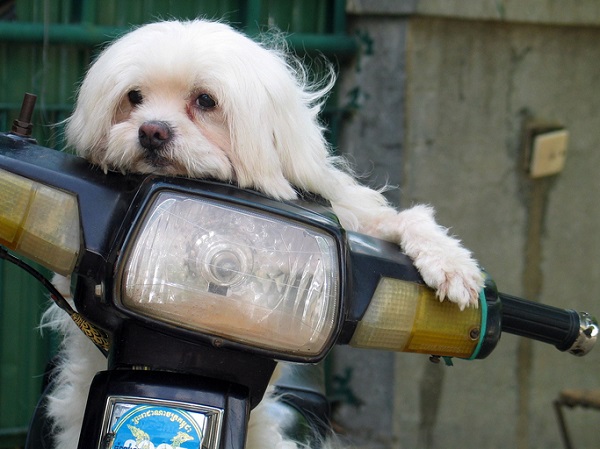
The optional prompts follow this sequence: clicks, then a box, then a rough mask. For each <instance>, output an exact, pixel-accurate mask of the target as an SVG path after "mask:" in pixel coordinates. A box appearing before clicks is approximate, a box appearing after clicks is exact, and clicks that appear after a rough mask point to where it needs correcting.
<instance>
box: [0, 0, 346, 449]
mask: <svg viewBox="0 0 600 449" xmlns="http://www.w3.org/2000/svg"><path fill="white" fill-rule="evenodd" d="M196 17H207V18H220V19H223V20H225V21H227V22H229V23H231V24H232V25H233V26H235V27H237V28H239V29H242V30H244V31H245V32H246V33H248V34H250V35H256V34H258V33H259V32H261V31H262V30H264V29H266V28H270V27H277V28H278V29H280V30H282V31H283V32H285V33H287V34H288V38H287V39H288V41H289V43H290V46H291V48H292V49H295V50H296V51H297V52H298V53H299V54H308V55H311V54H314V53H319V54H323V55H325V56H328V57H331V59H332V60H334V61H336V62H338V61H340V60H344V59H346V58H347V57H349V56H352V55H353V54H354V53H355V51H356V44H355V41H354V39H353V38H351V37H349V36H347V35H346V34H345V0H195V1H192V0H134V1H127V2H125V1H122V0H0V130H2V131H7V130H9V129H10V125H11V123H12V120H13V119H14V118H16V117H17V113H18V110H19V108H20V103H21V100H22V97H23V94H24V93H25V92H32V93H34V94H36V95H37V96H38V102H37V106H36V114H35V116H34V125H35V126H34V137H36V138H37V139H38V141H39V142H40V143H41V144H43V145H45V146H49V147H52V148H57V149H59V148H61V146H62V138H61V126H60V125H58V126H57V125H56V124H58V123H60V122H61V121H62V120H64V119H65V118H66V117H67V116H68V115H69V114H70V111H71V108H72V101H73V93H74V91H75V88H76V85H77V83H78V82H79V81H80V79H81V77H82V76H83V73H84V71H85V69H86V67H87V66H88V65H89V63H90V61H91V59H92V58H93V56H94V54H95V53H96V52H97V51H98V50H99V49H100V48H101V47H102V44H104V43H106V42H109V41H110V40H112V39H114V38H115V37H117V36H119V35H121V34H123V33H124V32H126V31H127V29H129V28H130V27H131V26H134V25H137V24H141V23H146V22H150V21H155V20H157V19H160V18H177V19H193V18H196ZM332 103H333V104H335V101H333V102H332ZM327 116H328V117H327V118H326V119H327V120H328V122H329V125H330V128H333V129H334V131H333V132H332V133H331V134H332V138H331V140H333V143H334V144H335V134H336V132H335V128H336V123H337V122H338V121H339V118H340V116H341V113H340V112H339V111H338V110H337V109H335V108H329V110H328V114H327ZM45 301H46V299H45V297H44V294H43V292H42V291H41V290H40V288H39V287H38V285H36V283H35V281H33V280H32V279H31V278H29V277H28V276H27V275H26V274H25V273H22V272H20V271H19V270H18V269H16V268H14V267H12V266H11V265H9V264H8V263H6V262H4V263H3V262H2V261H0V323H1V327H0V449H2V448H7V447H10V448H12V447H15V448H16V447H19V446H22V445H23V442H24V438H25V430H26V427H27V424H28V420H29V416H30V415H31V412H32V410H33V407H34V406H35V403H36V399H37V396H38V395H39V392H40V386H41V383H42V374H43V369H44V365H45V363H46V360H47V358H48V353H49V346H50V344H49V343H48V341H46V340H47V338H46V340H42V338H41V337H40V335H39V331H38V330H36V326H37V324H38V322H39V317H40V314H41V311H42V309H43V307H44V304H45Z"/></svg>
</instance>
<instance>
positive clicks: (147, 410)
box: [104, 404, 205, 449]
mask: <svg viewBox="0 0 600 449" xmlns="http://www.w3.org/2000/svg"><path fill="white" fill-rule="evenodd" d="M123 405H124V404H123ZM128 405H129V406H125V407H123V408H122V409H121V412H122V414H117V416H114V421H113V425H112V426H111V427H112V428H111V429H110V432H109V433H108V435H107V437H108V439H107V440H108V441H105V444H104V448H105V449H177V448H181V449H198V448H200V447H202V439H203V438H204V428H205V416H204V415H202V414H201V413H193V412H188V411H186V410H182V409H178V408H172V407H162V406H154V405H137V406H131V404H128ZM118 415H120V416H118Z"/></svg>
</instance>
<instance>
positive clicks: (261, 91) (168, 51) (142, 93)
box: [46, 20, 482, 449]
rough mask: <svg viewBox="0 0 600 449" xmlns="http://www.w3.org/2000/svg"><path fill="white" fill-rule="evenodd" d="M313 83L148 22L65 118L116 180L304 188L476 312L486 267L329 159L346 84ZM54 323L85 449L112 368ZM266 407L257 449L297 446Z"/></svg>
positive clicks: (237, 49)
mask: <svg viewBox="0 0 600 449" xmlns="http://www.w3.org/2000/svg"><path fill="white" fill-rule="evenodd" d="M307 78H308V77H307V76H306V73H305V72H304V70H303V69H302V68H301V66H300V65H299V64H297V63H295V62H293V61H292V60H291V59H289V58H288V57H287V56H286V55H285V53H284V52H283V51H280V50H279V49H273V48H267V46H265V45H261V44H258V43H256V42H254V41H252V40H250V39H248V38H247V37H245V36H243V35H242V34H240V33H238V32H236V31H234V30H233V29H231V28H230V27H229V26H227V25H225V24H222V23H216V22H207V21H202V20H197V21H191V22H177V21H170V22H159V23H154V24H150V25H146V26H143V27H141V28H138V29H136V30H135V31H133V32H131V33H129V34H127V35H125V36H123V37H122V38H120V39H119V40H117V41H116V42H115V43H113V44H112V45H111V46H109V47H108V48H107V49H106V50H105V51H104V52H103V53H102V54H101V55H100V56H99V57H98V59H97V60H96V61H95V62H94V64H93V65H92V66H91V68H90V70H89V72H88V74H87V76H86V78H85V79H84V81H83V84H82V85H81V88H80V90H79V94H78V99H77V104H76V108H75V111H74V113H73V115H72V116H71V117H70V119H69V120H68V121H67V127H66V135H67V140H68V143H69V144H70V145H71V146H72V147H74V148H75V149H76V150H77V152H78V153H79V154H80V155H82V156H83V157H85V158H87V159H89V160H90V161H92V162H93V163H95V164H97V165H99V166H100V167H102V168H103V169H104V170H119V171H123V172H140V173H161V174H167V175H182V176H188V177H194V178H214V179H218V180H222V181H227V182H233V183H235V184H237V185H239V186H241V187H247V188H253V189H257V190H259V191H261V192H263V193H265V194H267V195H269V196H271V197H273V198H276V199H281V200H290V199H293V198H295V197H296V190H295V189H296V188H297V189H302V190H305V191H309V192H314V193H318V194H320V195H321V196H323V197H324V198H326V199H328V200H329V201H330V202H331V203H332V206H333V208H334V210H335V212H336V213H337V215H338V217H339V218H340V221H341V223H342V224H343V226H344V227H345V228H347V229H350V230H357V231H360V232H363V233H367V234H371V235H373V236H376V237H380V238H383V239H386V240H390V241H393V242H397V243H398V244H400V245H401V247H402V248H403V250H404V251H405V252H406V253H407V254H408V255H409V256H410V257H411V258H412V259H413V261H414V263H415V265H416V267H417V268H418V269H419V271H420V273H421V275H422V276H423V279H424V280H425V282H426V283H427V284H428V285H430V286H431V287H432V288H434V289H436V290H437V294H438V296H439V298H440V300H443V299H449V300H450V301H453V302H456V303H457V304H458V305H459V306H460V307H461V308H464V307H467V306H476V305H477V297H478V292H479V290H480V288H481V286H482V276H481V274H480V270H479V269H478V267H477V264H476V263H475V261H474V260H473V259H472V258H471V255H470V253H469V252H468V251H467V250H466V249H464V248H463V247H462V246H461V245H460V243H459V242H458V241H457V240H455V239H454V238H452V237H450V236H448V235H447V231H446V230H445V229H444V228H441V227H440V226H438V225H437V224H436V223H435V221H434V218H433V210H432V209H431V208H430V207H427V206H422V205H419V206H415V207H413V208H411V209H408V210H404V211H402V212H398V211H396V210H395V209H394V208H392V207H391V206H389V205H388V204H387V202H386V201H385V199H384V197H383V196H382V195H381V193H380V192H378V191H375V190H372V189H370V188H368V187H365V186H363V185H361V184H359V183H358V182H357V181H356V180H355V179H354V177H353V176H352V175H351V174H349V172H348V171H347V170H345V169H344V164H343V163H342V162H341V161H340V160H338V159H337V158H334V157H332V156H331V155H330V154H329V151H328V147H327V144H326V141H325V139H324V137H323V132H322V131H323V130H322V127H321V126H320V125H319V122H318V114H319V112H320V107H321V105H322V102H323V101H324V97H325V95H326V94H327V92H328V90H329V89H330V88H331V87H332V85H333V82H334V77H333V75H330V76H329V77H328V79H327V80H325V82H324V83H321V84H320V85H316V86H314V85H313V86H311V85H310V83H309V82H308V80H307ZM132 91H133V94H130V92H132ZM132 95H133V96H132ZM211 101H214V105H213V104H212V103H211ZM149 122H150V123H157V122H158V123H159V124H160V126H163V130H164V129H166V130H167V131H168V138H166V139H165V144H164V145H163V146H161V147H160V148H159V149H157V150H156V151H153V152H152V153H153V155H152V156H150V155H149V154H150V152H149V151H148V150H146V149H145V148H144V147H143V146H142V145H141V144H140V140H139V133H140V129H141V128H142V127H143V126H144V124H147V123H149ZM165 127H166V128H165ZM151 131H152V130H151ZM61 282H62V281H61V280H60V279H57V283H59V284H60V283H61ZM61 288H62V290H63V291H65V292H67V291H68V286H67V285H64V284H63V285H62V286H61ZM46 323H49V325H51V326H53V327H55V328H57V329H59V330H60V331H61V332H62V333H63V334H64V336H65V338H64V342H63V345H62V349H61V351H62V361H61V364H60V367H59V370H58V374H57V375H56V377H55V387H54V391H53V394H52V396H51V398H50V404H49V413H50V415H51V416H52V418H53V420H54V426H55V430H56V447H58V448H61V449H69V448H74V447H75V445H76V443H77V441H78V434H79V429H80V426H81V419H82V416H83V411H84V406H85V398H86V395H87V389H88V386H89V383H90V381H91V379H92V377H93V375H94V374H95V373H96V372H97V371H99V370H102V369H105V367H106V361H105V360H104V359H103V357H102V356H101V355H100V353H99V352H98V351H97V350H96V349H95V348H94V347H93V345H92V344H91V343H90V342H88V341H87V340H86V338H85V337H84V336H83V334H81V333H80V332H79V331H78V330H77V329H76V328H75V327H74V326H73V325H72V323H70V320H69V318H68V317H66V315H64V316H63V315H61V314H60V313H59V312H57V310H56V309H55V308H51V309H50V310H49V311H48V313H47V314H46ZM269 400H275V399H273V398H271V397H267V398H266V399H265V401H269ZM261 409H262V408H261V406H260V405H259V407H257V408H256V409H255V410H254V411H253V412H252V414H251V420H250V430H249V436H248V445H247V447H248V448H249V449H264V448H267V447H269V448H281V449H284V448H292V449H293V448H297V447H299V446H297V444H296V443H295V442H293V441H289V440H286V439H285V437H284V436H283V435H282V432H281V430H280V426H279V424H278V423H277V421H276V420H273V419H271V418H270V417H269V416H268V415H266V414H264V413H263V412H261Z"/></svg>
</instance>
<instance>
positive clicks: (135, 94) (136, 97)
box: [127, 90, 144, 105]
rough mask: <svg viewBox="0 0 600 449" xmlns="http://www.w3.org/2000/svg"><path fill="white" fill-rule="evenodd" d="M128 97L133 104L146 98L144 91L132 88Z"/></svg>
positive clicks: (139, 102)
mask: <svg viewBox="0 0 600 449" xmlns="http://www.w3.org/2000/svg"><path fill="white" fill-rule="evenodd" d="M127 97H128V98H129V101H130V102H131V104H133V105H138V104H141V103H142V101H143V100H144V97H142V93H141V92H140V91H139V90H130V91H129V93H128V94H127Z"/></svg>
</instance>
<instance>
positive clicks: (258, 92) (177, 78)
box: [66, 21, 325, 198]
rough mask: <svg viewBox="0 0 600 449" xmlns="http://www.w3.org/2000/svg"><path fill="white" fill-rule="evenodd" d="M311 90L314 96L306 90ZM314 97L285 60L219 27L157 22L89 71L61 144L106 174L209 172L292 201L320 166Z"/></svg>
mask: <svg viewBox="0 0 600 449" xmlns="http://www.w3.org/2000/svg"><path fill="white" fill-rule="evenodd" d="M311 95H312V96H311ZM315 98H316V96H315V95H314V94H311V93H309V92H307V90H306V89H305V87H304V86H303V85H302V81H301V80H299V79H298V77H297V76H296V74H295V73H294V72H293V70H292V69H291V68H290V67H289V66H288V65H287V63H286V61H285V60H284V59H283V58H282V57H281V56H280V55H279V54H278V53H277V52H275V51H272V50H267V49H265V48H263V47H262V46H261V45H259V44H257V43H255V42H253V41H252V40H250V39H248V38H246V37H245V36H243V35H241V34H240V33H238V32H236V31H234V30H232V29H231V28H230V27H228V26H227V25H224V24H220V23H214V22H205V21H193V22H160V23H155V24H150V25H146V26H144V27H141V28H139V29H137V30H135V31H133V32H131V33H129V34H127V35H125V36H124V37H122V38H121V39H119V40H117V41H116V42H115V43H113V44H112V45H111V46H110V47H108V48H107V49H106V50H105V51H104V52H103V53H102V54H101V55H100V57H99V58H98V59H97V60H96V62H95V63H94V64H93V65H92V67H91V68H90V70H89V72H88V74H87V75H86V78H85V79H84V82H83V84H82V86H81V88H80V91H79V95H78V99H77V104H76V109H75V111H74V113H73V115H72V116H71V118H70V119H69V120H68V122H67V129H66V134H67V140H68V142H69V143H70V144H71V145H72V146H74V147H75V148H76V150H77V151H78V153H79V154H81V155H83V156H84V157H86V158H88V159H89V160H90V161H92V162H93V163H96V164H98V165H100V166H101V167H102V168H103V169H104V170H108V169H111V170H118V171H123V172H129V171H130V172H138V173H158V174H165V175H182V176H188V177H195V178H215V179H219V180H223V181H231V182H236V183H237V184H239V185H241V186H242V187H253V188H257V189H259V190H262V191H263V192H265V193H267V194H269V195H271V196H273V197H276V198H292V197H294V195H295V193H294V190H293V189H292V187H291V185H290V184H291V183H293V184H300V185H299V186H300V187H304V186H303V185H302V184H303V180H302V178H303V176H302V175H301V174H300V173H301V172H302V171H303V170H304V169H303V168H302V167H303V166H304V165H307V164H308V165H310V164H311V163H313V162H306V163H304V162H302V161H309V160H314V162H315V163H324V160H319V158H321V159H324V157H325V154H324V153H323V150H324V148H325V146H324V142H323V139H322V134H321V129H320V127H319V125H318V123H317V121H316V114H317V112H318V111H317V108H316V107H315V106H314V104H315Z"/></svg>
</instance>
